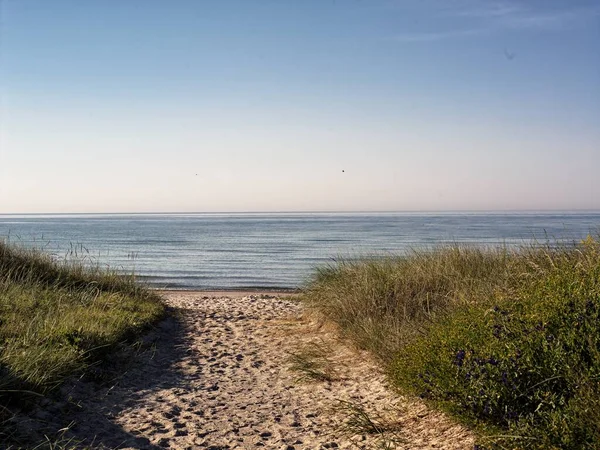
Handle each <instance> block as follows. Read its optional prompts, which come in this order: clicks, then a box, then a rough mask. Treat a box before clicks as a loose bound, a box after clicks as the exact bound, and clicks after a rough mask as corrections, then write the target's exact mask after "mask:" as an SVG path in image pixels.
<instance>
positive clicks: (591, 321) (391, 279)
mask: <svg viewBox="0 0 600 450" xmlns="http://www.w3.org/2000/svg"><path fill="white" fill-rule="evenodd" d="M304 300H305V302H307V303H308V304H309V305H311V306H313V307H315V308H316V309H317V310H318V311H320V313H321V314H324V315H325V316H326V317H327V318H329V319H331V320H333V321H335V322H337V323H338V324H339V325H340V328H341V330H342V331H343V332H344V333H345V334H346V335H347V336H348V337H350V338H351V339H353V340H354V341H355V342H356V343H357V344H358V345H359V346H360V347H362V348H366V349H368V350H370V351H371V352H373V354H375V355H376V356H377V357H378V358H380V360H381V361H382V363H383V364H385V366H386V367H387V368H388V372H389V375H390V379H391V381H392V382H393V383H394V384H395V385H396V386H397V387H398V388H399V389H401V390H402V391H403V392H411V393H413V394H415V395H418V396H420V397H422V398H425V399H427V400H429V401H431V402H433V403H434V404H435V405H437V406H438V407H441V408H442V409H444V410H446V411H448V412H449V413H450V414H452V415H454V416H455V417H456V418H458V419H459V420H461V421H463V422H465V423H467V424H469V425H471V426H472V427H473V428H474V429H475V430H476V431H477V432H478V433H479V434H480V445H481V446H482V447H485V448H544V449H547V448H572V449H576V448H577V449H578V448H600V242H599V241H598V240H596V239H593V238H588V239H587V240H585V241H584V242H582V243H580V244H577V245H575V244H574V245H572V246H568V247H565V246H551V245H546V246H541V247H540V246H535V247H534V246H529V247H521V248H520V249H517V250H509V249H505V248H504V249H481V248H467V247H460V246H452V247H445V248H440V249H437V250H434V251H428V252H426V251H422V252H413V253H412V254H411V255H408V256H406V257H398V258H385V259H370V260H363V261H357V262H347V261H346V262H344V261H342V262H339V263H337V264H335V265H331V266H329V267H325V268H321V269H319V270H318V271H317V272H316V274H315V276H314V278H313V280H312V282H311V283H310V284H309V285H308V287H307V289H306V291H305V295H304Z"/></svg>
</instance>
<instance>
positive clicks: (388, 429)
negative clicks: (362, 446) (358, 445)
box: [335, 400, 405, 449]
mask: <svg viewBox="0 0 600 450" xmlns="http://www.w3.org/2000/svg"><path fill="white" fill-rule="evenodd" d="M335 409H336V410H337V411H339V412H341V413H342V414H343V415H344V416H345V417H346V420H345V421H344V422H343V423H342V424H341V426H340V427H339V429H340V431H341V432H342V433H344V434H346V435H348V436H350V437H353V436H357V435H369V436H372V437H375V438H376V439H375V441H376V445H377V447H378V448H383V449H393V448H396V447H397V446H398V445H400V444H402V443H404V442H405V439H403V438H402V437H401V436H400V431H401V428H400V426H399V424H398V423H393V422H390V421H389V420H386V419H385V418H383V417H381V416H380V415H379V414H377V413H372V412H371V413H370V412H368V411H367V408H366V407H365V406H364V405H363V404H362V403H360V402H357V401H346V400H339V401H338V404H337V405H336V407H335Z"/></svg>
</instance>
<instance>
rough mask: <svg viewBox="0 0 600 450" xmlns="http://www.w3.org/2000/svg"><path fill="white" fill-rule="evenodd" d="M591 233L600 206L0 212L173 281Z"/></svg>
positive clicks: (202, 281) (264, 278) (190, 285)
mask: <svg viewBox="0 0 600 450" xmlns="http://www.w3.org/2000/svg"><path fill="white" fill-rule="evenodd" d="M590 233H592V234H595V235H598V233H600V212H590V213H485V214H484V213H470V214H465V213H438V214H433V213H431V214H417V213H380V214H371V213H362V214H342V213H335V214H334V213H331V214H325V213H313V214H305V213H302V214H300V213H281V214H258V213H256V214H254V213H252V214H251V213H248V214H118V215H114V214H112V215H109V214H98V215H95V214H90V215H0V239H4V240H9V241H10V242H13V243H19V244H21V245H28V246H35V247H38V248H42V249H44V250H46V251H48V252H51V253H53V254H55V255H56V256H57V257H65V256H66V255H68V254H73V253H77V255H80V256H84V257H85V258H87V259H88V260H90V261H94V262H97V263H100V264H101V265H110V266H111V267H112V268H115V269H119V270H123V271H125V272H131V271H135V273H136V274H137V275H138V276H140V277H141V278H143V279H144V280H145V281H147V282H148V283H150V284H151V285H153V286H155V287H161V288H171V289H230V288H297V287H299V286H301V285H302V284H303V283H304V282H306V280H307V279H308V278H309V277H310V275H311V273H312V272H313V270H314V267H316V266H318V265H322V264H327V263H331V262H332V261H334V260H335V259H337V258H340V257H343V258H355V257H359V256H362V255H374V254H376V255H387V254H403V253H405V252H406V251H408V250H410V249H411V248H423V247H426V248H431V247H432V246H435V245H438V244H445V243H466V244H474V245H483V246H499V245H506V246H514V245H519V244H524V243H529V242H532V241H538V242H545V241H546V240H550V241H552V242H573V241H578V240H580V239H583V238H585V237H586V236H587V235H588V234H590Z"/></svg>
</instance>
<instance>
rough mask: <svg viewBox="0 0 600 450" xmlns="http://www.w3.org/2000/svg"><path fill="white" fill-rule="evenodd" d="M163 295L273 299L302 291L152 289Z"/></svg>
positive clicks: (279, 289)
mask: <svg viewBox="0 0 600 450" xmlns="http://www.w3.org/2000/svg"><path fill="white" fill-rule="evenodd" d="M152 290H153V291H155V292H158V293H161V294H177V293H182V294H193V295H202V296H207V297H246V296H248V295H261V294H262V295H271V296H273V297H289V296H292V295H297V294H300V293H301V292H302V290H301V289H282V288H272V289H269V288H265V289H254V288H239V289H236V288H231V289H160V288H157V289H152Z"/></svg>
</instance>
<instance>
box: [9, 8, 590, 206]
mask: <svg viewBox="0 0 600 450" xmlns="http://www.w3.org/2000/svg"><path fill="white" fill-rule="evenodd" d="M599 168H600V2H598V0H563V1H558V0H498V1H495V0H413V1H409V0H238V1H233V0H214V1H208V0H206V1H204V0H197V1H193V0H188V1H186V0H174V1H154V0H122V1H116V0H115V1H86V2H82V1H77V0H72V1H67V0H53V1H47V0H41V1H36V0H0V214H1V213H92V212H224V211H236V212H242V211H447V210H469V211H479V210H549V209H560V210H566V209H568V210H574V209H585V210H590V209H600V176H599Z"/></svg>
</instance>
